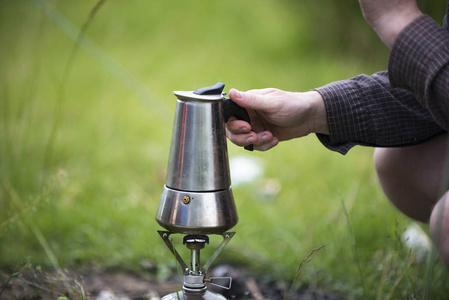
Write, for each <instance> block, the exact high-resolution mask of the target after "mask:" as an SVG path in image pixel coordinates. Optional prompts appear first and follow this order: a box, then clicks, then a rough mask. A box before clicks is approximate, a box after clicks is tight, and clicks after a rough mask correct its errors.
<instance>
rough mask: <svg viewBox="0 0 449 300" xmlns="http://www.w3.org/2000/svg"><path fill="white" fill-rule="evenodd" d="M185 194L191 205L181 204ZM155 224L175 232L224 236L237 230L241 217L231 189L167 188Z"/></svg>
mask: <svg viewBox="0 0 449 300" xmlns="http://www.w3.org/2000/svg"><path fill="white" fill-rule="evenodd" d="M186 195H187V196H189V198H190V202H189V203H188V204H184V202H183V201H182V198H183V197H184V196H186ZM156 221H157V222H158V223H159V225H161V226H162V227H163V228H165V229H167V230H169V231H173V232H182V233H186V234H214V233H220V234H221V233H223V232H225V231H226V230H228V229H230V228H232V227H234V226H235V225H236V224H237V222H238V217H237V209H236V207H235V203H234V198H233V196H232V190H231V188H230V187H228V188H227V189H225V190H222V191H216V192H189V191H178V190H173V189H171V188H169V187H167V186H164V190H163V192H162V195H161V199H160V202H159V208H158V211H157V213H156Z"/></svg>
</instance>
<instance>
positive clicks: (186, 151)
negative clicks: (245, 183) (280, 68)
mask: <svg viewBox="0 0 449 300" xmlns="http://www.w3.org/2000/svg"><path fill="white" fill-rule="evenodd" d="M223 88H224V84H222V83H217V84H216V85H214V86H212V87H207V88H201V89H199V90H196V91H175V92H173V93H174V94H175V95H176V97H177V103H176V112H175V120H174V125H173V133H172V140H171V147H170V155H169V161H168V167H167V175H166V180H165V186H164V190H163V192H162V195H161V199H160V203H159V207H158V211H157V213H156V221H157V222H158V223H159V224H160V225H161V226H162V227H163V228H165V229H167V230H169V231H171V232H176V233H185V234H221V233H223V232H225V231H226V230H229V229H230V228H232V227H234V226H235V225H236V224H237V222H238V217H237V210H236V206H235V203H234V198H233V195H232V190H231V179H230V172H229V161H228V150H227V144H226V131H225V122H227V120H228V119H229V117H230V116H232V115H235V116H236V117H237V118H239V119H242V120H245V121H247V122H249V116H248V113H247V112H246V110H245V109H243V108H241V107H240V106H238V105H237V104H235V103H234V102H232V101H231V100H230V99H229V98H226V97H224V93H223ZM247 149H248V150H252V146H249V147H247Z"/></svg>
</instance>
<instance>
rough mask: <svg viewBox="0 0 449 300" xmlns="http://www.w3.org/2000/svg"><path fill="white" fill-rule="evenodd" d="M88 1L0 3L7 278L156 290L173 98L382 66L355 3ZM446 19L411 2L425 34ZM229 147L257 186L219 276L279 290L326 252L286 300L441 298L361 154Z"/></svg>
mask: <svg viewBox="0 0 449 300" xmlns="http://www.w3.org/2000/svg"><path fill="white" fill-rule="evenodd" d="M96 3H97V2H96V1H38V0H35V1H31V0H30V1H25V0H16V1H12V0H3V1H0V112H1V113H0V128H1V129H0V269H1V270H3V271H5V272H12V271H13V270H14V268H16V266H17V265H20V263H21V262H22V261H24V260H25V259H26V258H27V257H31V263H32V264H33V266H42V267H44V268H47V269H51V268H55V267H57V266H58V265H59V266H62V267H66V268H73V269H76V268H81V267H83V266H86V265H90V266H92V265H93V266H97V267H99V268H108V267H121V268H129V269H132V270H137V271H140V272H148V270H147V269H145V268H147V267H148V265H151V266H153V267H152V271H151V272H152V273H151V274H153V275H154V276H155V277H156V278H157V279H159V280H165V279H166V278H167V276H168V273H169V271H170V270H172V268H174V266H175V261H174V259H173V257H172V255H171V254H170V252H169V251H168V249H167V248H166V246H165V245H164V244H163V242H162V240H161V239H160V237H159V235H158V234H157V232H156V230H158V229H161V228H160V227H159V226H158V225H157V223H156V222H155V220H154V216H155V213H156V209H157V206H158V203H159V196H160V193H161V191H162V187H163V185H164V182H165V168H166V164H167V159H168V151H169V147H170V138H171V130H172V122H173V116H174V106H175V101H176V98H175V96H174V95H173V94H172V91H173V90H194V89H197V88H199V87H204V86H209V85H213V84H215V83H216V82H223V83H225V84H226V88H225V89H226V91H228V90H229V89H230V88H231V87H234V88H237V89H240V90H248V89H254V88H266V87H276V88H280V89H283V90H289V91H307V90H310V89H312V88H315V87H318V86H322V85H324V84H326V83H329V82H332V81H335V80H340V79H346V78H349V77H352V76H355V75H358V74H360V73H365V74H371V73H373V72H375V71H379V70H383V69H385V68H386V66H387V62H388V51H387V49H386V48H385V47H384V46H383V45H382V44H381V42H380V41H379V40H378V38H377V36H376V35H375V33H374V32H373V31H372V30H371V29H370V28H369V27H368V25H366V23H365V21H364V20H363V17H362V16H361V13H360V8H359V6H358V2H357V1H336V0H328V1H325V0H314V1H312V0H308V1H293V0H284V1H280V0H278V1H275V0H257V1H256V0H246V1H238V0H228V1H201V2H200V1H192V0H186V1H173V0H165V1H149V0H146V1H144V0H135V1H118V0H107V1H103V2H100V4H102V5H100V6H99V7H97V8H98V10H96V9H94V7H95V5H96ZM444 7H445V1H443V0H439V1H433V2H432V3H429V1H422V3H421V8H422V9H423V10H425V11H426V12H427V13H429V14H430V15H432V16H433V17H434V18H435V19H436V20H438V21H442V18H443V15H444ZM440 23H441V22H440ZM81 29H82V30H85V35H79V30H81ZM80 37H81V38H80ZM228 148H229V152H230V157H231V159H232V158H234V157H238V156H241V155H245V156H251V157H252V158H257V159H258V164H259V165H260V166H262V167H263V170H264V174H263V176H261V177H259V178H258V179H257V180H253V182H250V183H246V184H241V185H237V186H235V187H233V191H234V197H235V201H236V205H237V208H238V211H239V217H240V221H239V223H238V225H237V226H236V227H235V228H234V229H235V231H236V232H237V234H236V235H235V237H234V238H233V240H232V241H231V242H230V243H229V244H228V246H227V247H226V248H225V250H224V251H223V252H222V254H221V255H220V256H219V258H218V259H217V262H216V263H220V262H229V263H232V264H235V265H245V266H249V267H251V268H252V269H253V271H254V273H255V274H260V273H266V274H269V275H270V276H271V278H276V279H278V280H284V281H285V282H287V283H288V282H290V283H291V282H292V281H293V278H294V277H295V273H296V271H297V267H298V265H299V264H300V263H301V261H302V260H303V259H305V258H306V257H307V255H308V254H309V253H311V251H312V250H313V249H315V248H318V247H320V246H322V245H326V247H325V248H323V249H321V250H320V251H319V252H318V253H316V254H315V256H314V260H313V261H311V262H309V263H307V264H306V265H305V266H304V267H303V269H302V274H301V275H300V276H299V278H298V282H297V283H296V286H297V287H298V288H299V287H302V286H308V285H312V286H320V287H323V288H324V289H327V290H332V291H336V292H338V293H340V294H342V295H344V296H345V297H347V298H348V299H360V297H362V296H363V297H364V299H387V298H390V299H405V298H408V299H422V298H423V297H426V295H433V297H434V298H432V299H444V295H447V294H448V293H449V287H448V285H447V281H448V279H449V276H448V273H447V271H446V269H445V268H444V266H443V265H442V263H441V262H440V261H439V260H437V259H435V258H434V257H432V256H430V257H429V254H426V255H425V257H424V258H420V257H418V256H417V255H416V253H414V252H410V250H409V249H408V248H406V247H405V246H404V243H403V241H401V239H400V236H401V234H402V232H403V231H404V229H405V228H406V227H407V226H409V224H410V223H411V221H410V220H408V219H407V218H405V217H403V216H402V215H400V214H399V213H398V212H397V211H396V210H395V209H394V208H393V207H392V205H390V204H389V202H388V201H387V199H386V198H385V197H384V195H383V194H382V192H381V190H380V188H379V186H378V184H377V179H376V176H375V173H374V171H373V165H372V153H373V149H370V148H363V147H356V148H354V149H352V150H351V151H350V152H349V154H348V155H346V156H342V155H340V154H337V153H333V152H331V151H329V150H327V149H325V148H324V147H323V146H322V145H321V144H320V143H319V142H318V140H317V138H316V137H315V136H309V137H306V138H302V139H300V140H294V141H289V142H283V143H281V144H280V145H279V146H277V147H276V148H275V149H272V150H270V151H268V152H263V153H262V152H255V153H248V152H246V151H245V150H243V149H242V148H239V147H236V146H234V145H232V144H231V143H229V144H228ZM273 186H274V188H271V189H270V187H273ZM266 190H268V192H267V191H266ZM264 191H265V192H264ZM270 191H271V192H270ZM273 191H274V192H273ZM423 228H424V230H427V229H426V227H425V226H424V227H423ZM213 244H214V243H213ZM214 245H215V244H214ZM209 248H213V247H209ZM209 250H211V249H208V250H205V251H209ZM209 252H210V251H209ZM429 270H430V271H431V272H429Z"/></svg>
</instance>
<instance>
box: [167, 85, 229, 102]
mask: <svg viewBox="0 0 449 300" xmlns="http://www.w3.org/2000/svg"><path fill="white" fill-rule="evenodd" d="M224 86H225V85H224V84H223V83H221V82H218V83H217V84H215V85H213V86H208V87H203V88H200V89H197V90H196V91H174V92H173V94H175V95H176V97H178V99H180V100H186V101H188V100H203V101H216V100H222V99H223V96H224V95H225V94H224V93H223V89H224Z"/></svg>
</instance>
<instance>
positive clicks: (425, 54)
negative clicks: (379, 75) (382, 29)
mask: <svg viewBox="0 0 449 300" xmlns="http://www.w3.org/2000/svg"><path fill="white" fill-rule="evenodd" d="M388 70H389V78H390V81H391V84H392V86H395V87H401V88H404V89H407V90H410V91H412V92H413V93H414V94H415V95H416V97H417V99H418V100H419V101H420V102H421V103H422V105H423V106H424V107H426V108H427V109H428V110H429V111H430V112H431V114H432V116H433V117H434V119H435V120H436V122H437V123H438V124H439V125H440V126H441V127H442V128H444V129H445V130H446V131H448V130H449V32H448V31H447V30H445V29H443V28H442V27H441V26H440V25H439V24H438V23H437V22H435V21H434V20H433V19H431V18H430V17H429V16H421V17H419V18H418V19H416V20H415V21H413V22H412V23H410V24H409V25H408V26H407V27H406V28H405V29H404V30H403V31H402V32H401V33H400V34H399V36H398V38H397V39H396V41H395V43H394V45H393V49H392V51H391V55H390V61H389V66H388Z"/></svg>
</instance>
